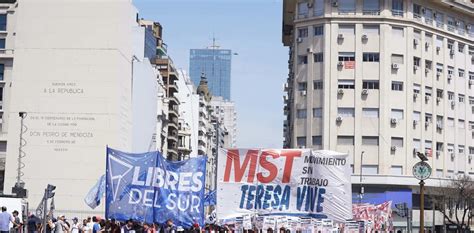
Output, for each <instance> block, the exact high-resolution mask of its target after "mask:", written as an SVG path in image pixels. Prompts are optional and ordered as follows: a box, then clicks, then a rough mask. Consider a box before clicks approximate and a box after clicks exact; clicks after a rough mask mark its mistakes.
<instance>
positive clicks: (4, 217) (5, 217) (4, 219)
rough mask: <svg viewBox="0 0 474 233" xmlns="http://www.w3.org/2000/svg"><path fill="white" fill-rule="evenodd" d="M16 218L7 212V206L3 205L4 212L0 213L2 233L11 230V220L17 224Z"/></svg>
mask: <svg viewBox="0 0 474 233" xmlns="http://www.w3.org/2000/svg"><path fill="white" fill-rule="evenodd" d="M14 221H15V219H14V218H13V217H12V216H11V215H10V213H8V212H7V207H5V206H2V213H0V233H9V232H10V222H11V223H13V225H15V222H14Z"/></svg>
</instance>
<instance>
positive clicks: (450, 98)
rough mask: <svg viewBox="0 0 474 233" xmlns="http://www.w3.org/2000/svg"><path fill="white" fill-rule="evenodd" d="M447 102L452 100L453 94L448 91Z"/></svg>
mask: <svg viewBox="0 0 474 233" xmlns="http://www.w3.org/2000/svg"><path fill="white" fill-rule="evenodd" d="M448 100H454V92H450V91H448Z"/></svg>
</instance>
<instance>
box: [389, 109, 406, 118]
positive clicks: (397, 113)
mask: <svg viewBox="0 0 474 233" xmlns="http://www.w3.org/2000/svg"><path fill="white" fill-rule="evenodd" d="M390 117H391V118H395V119H397V120H403V109H392V110H391V112H390Z"/></svg>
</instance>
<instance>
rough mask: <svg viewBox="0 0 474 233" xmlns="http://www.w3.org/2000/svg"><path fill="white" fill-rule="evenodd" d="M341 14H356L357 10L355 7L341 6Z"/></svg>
mask: <svg viewBox="0 0 474 233" xmlns="http://www.w3.org/2000/svg"><path fill="white" fill-rule="evenodd" d="M338 13H339V14H340V15H355V14H356V10H355V9H341V8H339V12H338Z"/></svg>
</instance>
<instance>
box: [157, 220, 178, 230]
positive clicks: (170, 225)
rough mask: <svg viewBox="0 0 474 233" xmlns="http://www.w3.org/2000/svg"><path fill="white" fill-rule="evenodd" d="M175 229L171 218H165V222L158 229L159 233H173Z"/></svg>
mask: <svg viewBox="0 0 474 233" xmlns="http://www.w3.org/2000/svg"><path fill="white" fill-rule="evenodd" d="M175 232H176V229H175V226H174V223H173V220H171V219H168V220H166V224H165V225H163V227H162V228H161V230H160V233H175Z"/></svg>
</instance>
